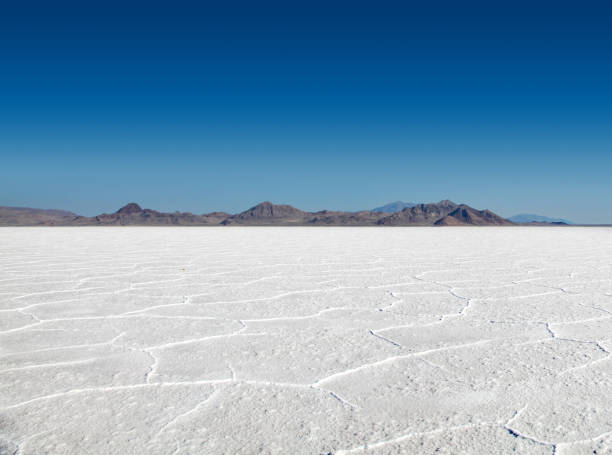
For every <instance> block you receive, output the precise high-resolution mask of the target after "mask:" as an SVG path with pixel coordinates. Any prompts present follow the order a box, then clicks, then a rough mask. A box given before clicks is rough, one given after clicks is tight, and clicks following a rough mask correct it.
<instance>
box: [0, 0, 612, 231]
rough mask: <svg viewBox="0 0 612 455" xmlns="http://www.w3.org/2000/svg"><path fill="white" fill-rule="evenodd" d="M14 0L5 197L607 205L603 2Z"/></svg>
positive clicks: (1, 65)
mask: <svg viewBox="0 0 612 455" xmlns="http://www.w3.org/2000/svg"><path fill="white" fill-rule="evenodd" d="M13 3H15V4H13V5H11V4H9V5H5V6H3V13H2V15H0V154H1V157H2V160H1V162H2V165H1V166H0V205H19V206H31V207H43V208H64V209H69V210H73V211H76V212H78V213H82V214H86V215H92V214H97V213H100V212H104V211H106V212H109V211H114V210H116V209H117V208H119V207H120V206H121V205H123V204H124V203H126V202H129V201H136V202H139V203H140V204H141V205H143V206H146V207H150V208H155V209H158V210H189V211H193V212H196V213H203V212H209V211H213V210H225V211H230V212H236V211H241V210H244V209H246V208H248V207H250V206H252V205H254V204H255V203H257V202H260V201H262V200H271V201H273V202H278V203H290V204H292V205H295V206H297V207H299V208H302V209H305V210H316V209H323V208H329V209H342V210H357V209H363V208H372V207H375V206H378V205H382V204H384V203H387V202H390V201H394V200H398V199H399V200H405V201H436V200H440V199H444V198H450V199H452V200H454V201H456V202H465V203H468V204H470V205H473V206H475V207H477V208H490V209H492V210H494V211H496V212H498V213H500V214H502V215H506V216H509V215H513V214H515V213H521V212H522V213H525V212H527V213H539V214H543V215H549V216H559V217H564V218H568V219H571V220H573V221H577V222H587V223H612V178H611V177H612V83H611V81H612V6H609V4H606V2H591V1H583V2H563V1H557V2H537V1H530V2H521V1H512V2H490V1H489V2H469V1H468V2H444V1H438V2H385V1H380V2H359V1H354V2H329V1H328V2H317V1H314V2H313V1H309V2H275V3H274V2H182V1H175V2H154V1H153V2H146V3H145V2H142V3H140V2H126V1H124V2H112V1H111V2H73V3H67V2H40V3H37V2H13ZM17 3H21V5H18V4H17Z"/></svg>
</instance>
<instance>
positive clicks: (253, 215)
mask: <svg viewBox="0 0 612 455" xmlns="http://www.w3.org/2000/svg"><path fill="white" fill-rule="evenodd" d="M511 224H513V223H511V222H510V221H508V220H506V219H504V218H502V217H500V216H498V215H496V214H494V213H493V212H490V211H489V210H476V209H474V208H472V207H469V206H467V205H465V204H462V205H457V204H455V203H454V202H451V201H448V200H445V201H440V202H437V203H431V204H418V205H416V206H414V207H410V208H406V209H404V210H402V211H401V212H397V213H392V214H389V213H384V212H373V211H370V210H363V211H360V212H341V211H329V210H322V211H319V212H314V213H313V212H304V211H302V210H299V209H297V208H295V207H292V206H290V205H276V204H272V203H271V202H262V203H261V204H258V205H256V206H254V207H251V208H250V209H248V210H245V211H244V212H241V213H238V214H236V215H230V214H228V213H225V212H213V213H208V214H203V215H196V214H193V213H190V212H173V213H166V212H158V211H156V210H151V209H143V208H142V207H141V206H140V205H138V204H136V203H135V202H130V203H129V204H127V205H125V206H123V207H121V208H120V209H119V210H117V211H116V212H114V213H103V214H101V215H98V216H94V217H85V216H78V215H75V214H74V213H71V212H65V211H61V210H39V209H28V208H20V207H0V225H2V226H214V225H243V226H434V225H436V226H484V225H486V226H489V225H490V226H505V225H511Z"/></svg>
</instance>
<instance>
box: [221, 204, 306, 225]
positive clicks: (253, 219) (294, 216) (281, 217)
mask: <svg viewBox="0 0 612 455" xmlns="http://www.w3.org/2000/svg"><path fill="white" fill-rule="evenodd" d="M308 215H309V213H308V212H303V211H302V210H299V209H296V208H295V207H292V206H290V205H276V204H272V203H271V202H268V201H266V202H262V203H261V204H257V205H256V206H254V207H251V208H250V209H248V210H245V211H244V212H241V213H238V214H237V215H232V216H230V217H228V218H227V219H225V220H223V221H222V223H221V224H223V225H228V224H249V225H276V224H284V225H285V224H286V225H289V224H304V221H305V219H306V218H307V217H308Z"/></svg>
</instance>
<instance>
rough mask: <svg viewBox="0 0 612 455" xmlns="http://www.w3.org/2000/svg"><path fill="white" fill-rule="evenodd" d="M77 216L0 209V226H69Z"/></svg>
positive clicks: (19, 209)
mask: <svg viewBox="0 0 612 455" xmlns="http://www.w3.org/2000/svg"><path fill="white" fill-rule="evenodd" d="M75 218H77V215H76V214H74V213H72V212H67V211H66V210H46V209H32V208H28V207H0V226H54V225H64V224H69V223H70V222H72V220H74V219H75Z"/></svg>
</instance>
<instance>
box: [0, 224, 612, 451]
mask: <svg viewBox="0 0 612 455" xmlns="http://www.w3.org/2000/svg"><path fill="white" fill-rule="evenodd" d="M611 353H612V230H610V229H605V228H544V227H538V228H528V227H525V228H521V227H517V228H439V229H437V228H388V229H382V228H381V229H373V228H259V227H258V228H241V227H236V228H100V227H97V228H1V229H0V390H1V392H2V393H0V454H19V455H25V454H45V453H53V454H82V453H87V454H109V453H133V454H212V453H214V454H216V453H219V454H252V453H279V454H281V453H282V454H287V453H295V454H321V453H324V454H327V453H332V454H335V455H340V454H353V453H368V454H370V453H371V454H394V453H397V454H400V453H407V454H413V453H423V454H427V453H436V454H439V453H447V454H456V453H467V454H492V453H495V454H504V453H517V452H519V453H529V454H552V453H554V454H593V453H596V454H611V453H612V354H611Z"/></svg>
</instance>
